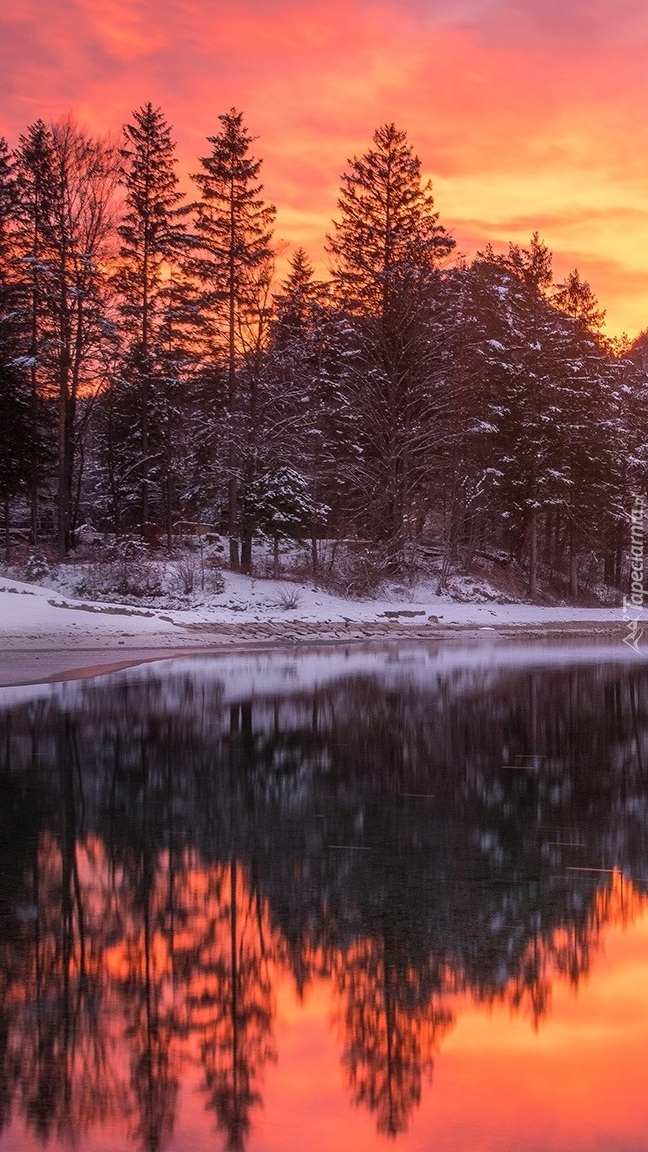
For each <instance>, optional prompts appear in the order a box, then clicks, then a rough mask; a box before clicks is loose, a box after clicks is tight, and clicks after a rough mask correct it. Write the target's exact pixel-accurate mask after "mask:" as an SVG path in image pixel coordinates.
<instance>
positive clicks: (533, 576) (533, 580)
mask: <svg viewBox="0 0 648 1152" xmlns="http://www.w3.org/2000/svg"><path fill="white" fill-rule="evenodd" d="M529 550H530V558H529V597H530V599H531V600H534V599H535V597H536V595H537V592H538V511H537V509H536V508H532V509H531V520H530V523H529Z"/></svg>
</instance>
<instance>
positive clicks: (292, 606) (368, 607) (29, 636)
mask: <svg viewBox="0 0 648 1152" xmlns="http://www.w3.org/2000/svg"><path fill="white" fill-rule="evenodd" d="M223 577H224V590H223V591H222V592H220V593H219V594H215V593H212V594H211V595H204V594H203V595H202V600H201V599H200V594H197V597H196V598H195V599H194V602H193V604H191V605H190V606H187V607H184V608H175V607H174V608H171V609H169V608H161V607H160V608H156V607H135V606H132V605H127V604H115V603H110V604H109V603H105V602H101V601H96V600H90V599H76V598H74V597H73V596H70V595H68V594H64V593H63V592H61V591H60V590H56V589H53V588H51V587H50V588H47V587H44V586H42V585H40V584H33V583H29V584H28V583H24V582H21V581H18V580H12V579H8V578H4V577H0V645H1V646H2V651H3V653H4V656H3V659H2V661H0V683H3V684H5V685H6V684H11V683H14V684H15V683H21V682H22V683H24V682H26V681H34V680H38V679H40V680H45V679H47V678H48V677H53V676H55V675H56V676H61V675H64V674H66V673H70V672H71V671H72V670H73V669H77V670H78V669H79V668H83V669H84V671H87V669H92V670H93V671H96V670H97V669H100V668H101V667H105V666H108V665H113V664H119V663H122V664H123V663H128V662H129V661H130V662H137V661H139V660H144V659H147V660H150V659H153V658H155V657H157V656H160V655H167V656H169V655H172V654H174V653H176V654H180V653H182V652H184V651H186V650H187V649H191V650H201V649H202V650H207V649H209V650H210V651H213V650H214V649H216V650H220V649H222V650H226V649H228V648H229V649H230V650H231V649H232V648H233V647H235V648H240V647H241V645H247V646H250V645H251V646H255V645H256V647H259V645H263V646H267V645H268V644H273V645H275V646H276V645H284V646H287V647H289V646H291V645H294V644H300V645H302V646H303V645H307V644H311V645H313V644H317V643H321V642H325V643H326V642H330V641H339V642H344V643H350V642H365V643H366V642H368V641H380V642H382V643H383V644H384V643H385V642H386V641H391V640H398V641H399V642H402V641H408V640H412V639H415V640H417V641H422V640H423V641H425V640H431V641H433V640H439V638H440V637H443V636H444V635H446V634H447V633H452V632H453V631H455V632H456V631H457V630H471V629H472V630H477V631H478V632H479V636H480V638H481V640H482V642H483V643H486V642H488V641H489V639H492V638H493V637H495V636H496V635H497V633H498V632H500V631H501V630H502V629H504V630H508V629H511V630H514V631H522V632H524V631H525V630H526V631H528V630H531V631H532V632H533V633H534V634H535V635H538V634H539V635H540V636H542V635H545V636H546V637H548V638H550V637H551V636H554V637H555V635H556V633H560V632H561V631H564V632H574V631H580V632H581V633H583V634H585V635H591V636H592V637H593V638H596V637H597V636H599V637H600V636H601V635H605V636H607V637H610V636H612V637H614V641H615V643H616V644H617V646H618V649H619V650H620V651H623V653H624V655H627V654H628V653H629V654H630V656H631V657H632V658H633V659H635V660H636V659H637V658H642V657H643V656H644V655H645V652H644V650H643V649H642V648H641V646H640V650H639V651H638V652H635V651H632V650H631V649H630V648H629V647H628V645H624V644H623V638H624V636H626V634H627V629H628V625H627V622H626V621H624V619H623V611H622V608H621V607H618V608H574V607H541V606H537V605H532V604H519V603H515V604H512V603H508V604H503V603H497V602H495V600H494V596H495V592H494V590H493V592H492V596H493V598H491V599H488V598H487V597H488V596H489V595H491V591H490V590H489V588H488V586H484V587H481V588H478V587H477V586H476V585H475V584H474V583H473V582H471V581H470V580H464V581H463V583H461V582H460V583H459V584H457V581H456V580H455V581H454V583H453V588H452V591H453V595H454V599H453V598H451V597H450V596H449V595H445V596H439V595H437V594H436V593H435V592H434V591H433V584H432V583H430V584H429V585H425V584H420V585H418V586H415V587H413V588H412V589H409V588H405V587H402V586H394V587H393V588H392V589H391V591H390V592H388V593H386V594H385V596H384V597H383V598H381V599H375V600H350V599H345V598H343V597H341V596H336V595H333V594H332V593H329V592H326V591H324V590H323V589H321V588H319V587H317V586H316V585H314V584H313V583H312V582H304V583H301V584H295V583H292V582H291V583H286V582H284V581H274V580H267V579H259V578H257V579H255V578H250V577H246V576H242V575H238V574H235V573H230V572H225V573H223ZM479 598H481V600H482V601H485V602H481V603H478V602H476V600H477V599H479ZM196 599H197V600H198V602H196ZM646 650H647V651H648V647H647V649H646Z"/></svg>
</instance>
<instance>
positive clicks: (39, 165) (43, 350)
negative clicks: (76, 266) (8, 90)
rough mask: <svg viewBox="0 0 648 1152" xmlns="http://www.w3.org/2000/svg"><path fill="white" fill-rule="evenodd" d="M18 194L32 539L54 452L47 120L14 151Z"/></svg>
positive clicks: (52, 179)
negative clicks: (48, 418)
mask: <svg viewBox="0 0 648 1152" xmlns="http://www.w3.org/2000/svg"><path fill="white" fill-rule="evenodd" d="M15 168H16V177H17V182H18V193H19V201H18V204H19V215H18V225H17V228H16V258H17V267H18V270H19V271H18V276H19V280H20V286H21V293H20V298H21V305H20V307H21V330H22V332H23V338H22V347H23V354H24V356H25V363H26V364H27V365H28V371H29V383H30V417H31V435H30V444H31V449H32V460H31V469H30V479H29V498H30V509H31V532H32V540H33V542H34V543H36V541H37V539H38V536H39V530H40V522H39V506H38V501H39V490H40V487H41V485H42V482H43V479H44V476H45V472H46V467H47V464H48V462H49V459H51V456H52V455H53V445H52V446H50V444H48V440H49V436H48V434H47V433H48V431H49V427H50V426H49V425H48V426H47V430H46V424H45V401H46V399H47V393H48V389H47V385H46V379H45V372H44V365H45V360H46V357H47V355H48V353H49V351H50V350H51V348H52V346H53V343H54V341H55V338H56V337H55V333H54V332H53V330H52V324H51V315H50V313H49V307H48V301H49V299H50V295H51V290H52V280H51V257H52V247H51V238H52V212H53V205H54V200H55V197H56V194H57V183H56V172H55V166H54V158H53V141H52V133H51V131H50V129H49V128H47V126H46V125H45V124H44V122H43V121H42V120H37V121H36V122H35V123H34V124H31V125H30V126H29V127H28V128H27V130H26V132H25V134H24V135H22V136H21V137H20V139H19V144H18V149H17V151H16V153H15Z"/></svg>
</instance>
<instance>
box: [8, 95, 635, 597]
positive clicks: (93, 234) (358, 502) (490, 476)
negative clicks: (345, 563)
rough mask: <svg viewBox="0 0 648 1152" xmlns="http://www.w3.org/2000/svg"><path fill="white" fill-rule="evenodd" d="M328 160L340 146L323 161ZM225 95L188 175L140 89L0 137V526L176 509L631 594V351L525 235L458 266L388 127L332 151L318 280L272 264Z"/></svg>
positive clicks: (122, 519)
mask: <svg viewBox="0 0 648 1152" xmlns="http://www.w3.org/2000/svg"><path fill="white" fill-rule="evenodd" d="M343 163H344V161H343V158H341V166H342V164H343ZM261 168H262V162H261V160H260V159H259V158H258V156H257V155H256V151H255V140H254V137H253V136H252V134H251V133H250V131H249V129H248V127H247V126H246V124H245V121H244V118H243V116H242V115H241V113H240V112H238V111H237V110H236V109H231V110H230V111H229V112H227V113H225V114H223V115H221V116H220V117H218V120H217V124H216V127H215V134H214V135H213V136H211V137H209V138H208V140H207V141H206V142H205V145H204V154H203V155H202V156H201V157H199V158H198V159H197V160H196V162H195V171H194V172H193V173H192V185H191V190H186V189H183V188H181V186H180V182H179V179H178V176H177V173H176V157H175V145H174V142H173V134H172V128H171V126H170V125H169V123H168V122H167V120H166V118H165V115H164V113H163V112H162V110H161V109H159V108H156V107H154V106H153V105H151V104H146V105H144V106H143V107H142V108H140V109H138V110H137V111H135V112H133V114H132V119H131V122H130V123H129V124H127V125H126V127H125V128H124V130H123V133H122V135H121V137H120V140H119V141H118V142H117V143H115V141H114V140H113V139H108V138H98V137H96V136H92V135H90V134H88V133H87V132H86V131H85V130H84V129H83V128H81V127H80V126H79V125H78V124H77V123H76V122H75V121H74V120H72V119H70V118H63V119H60V120H59V121H57V122H56V123H53V124H50V125H47V124H45V123H43V122H42V121H38V122H36V123H34V124H32V125H30V126H29V127H28V128H26V130H25V133H24V135H22V136H21V137H20V139H19V140H18V142H17V144H16V145H15V147H13V148H12V147H11V146H10V144H9V143H7V142H6V141H5V140H2V139H0V521H1V522H2V524H3V530H4V536H5V555H6V558H7V560H8V559H9V557H10V554H11V545H12V533H14V532H15V530H16V529H21V530H23V531H24V530H27V531H28V533H29V537H30V539H31V541H32V543H37V542H39V541H43V540H44V539H47V538H49V539H50V540H52V539H53V538H54V539H55V540H56V547H57V551H58V556H59V559H61V560H62V559H64V558H65V557H66V555H67V554H68V553H69V552H70V551H71V550H72V549H74V547H75V544H76V540H77V534H78V532H79V529H80V527H81V526H82V525H84V524H91V525H92V526H93V528H95V529H96V530H97V531H100V532H105V533H112V534H115V535H116V536H118V537H124V536H128V535H133V534H135V535H137V536H139V537H141V538H142V539H143V540H144V541H146V542H147V543H149V544H151V545H152V544H156V545H158V546H159V545H162V546H165V545H166V546H167V547H169V548H171V547H172V546H173V542H174V539H175V537H176V536H177V534H178V532H179V531H181V530H182V527H183V526H186V525H191V524H194V525H195V524H201V525H209V526H211V527H212V528H213V530H214V531H216V532H219V533H221V534H223V535H224V536H225V537H227V538H228V540H229V563H230V565H231V567H232V569H234V570H236V571H242V572H252V571H253V566H254V552H253V543H254V540H255V539H256V538H258V537H259V534H263V536H264V537H265V538H269V539H273V540H274V541H275V546H276V543H277V541H278V540H279V539H281V538H283V539H299V540H302V541H307V542H309V547H310V557H311V564H312V570H313V572H314V573H315V575H316V574H317V572H318V564H319V550H320V546H321V542H322V541H323V540H324V539H326V540H345V541H355V542H358V543H361V544H362V546H363V547H364V548H365V549H367V550H368V552H369V553H370V554H371V555H372V556H373V557H374V559H375V562H376V564H377V565H378V566H379V568H380V570H381V571H384V572H393V573H396V572H402V571H405V570H407V568H408V566H410V565H411V564H413V563H415V562H416V561H417V558H418V559H420V558H421V557H425V556H426V555H432V554H434V556H435V557H436V560H437V563H438V566H439V571H440V581H439V587H440V590H443V586H444V581H445V580H446V579H447V576H448V574H449V572H450V571H451V569H452V567H453V566H456V565H457V564H460V565H461V564H463V565H465V566H469V565H470V563H471V562H472V560H473V559H474V558H475V557H477V556H480V555H483V556H488V557H491V558H492V559H494V560H495V561H496V562H501V563H502V564H508V563H514V564H515V565H517V567H518V569H519V571H520V572H521V573H523V574H524V578H525V581H526V587H527V591H528V594H529V595H530V596H531V597H534V596H536V595H537V594H538V589H539V587H540V585H543V584H547V583H551V582H553V583H554V584H555V585H556V586H560V587H562V588H563V589H564V592H565V594H566V595H571V596H572V597H577V596H578V595H579V594H580V592H581V590H582V589H583V588H591V589H593V588H595V587H600V586H607V587H608V588H610V589H612V588H622V587H624V586H625V585H627V579H628V563H629V560H628V556H629V550H630V547H629V545H630V531H631V528H630V525H631V518H632V511H633V506H635V504H636V501H637V498H638V497H641V496H642V495H644V496H646V495H648V479H647V477H648V473H647V465H648V446H647V439H648V438H647V435H646V431H647V425H648V404H647V403H646V399H647V397H648V355H647V349H648V343H647V342H646V340H645V339H644V338H643V337H639V338H638V340H637V341H635V343H634V344H632V345H631V344H630V343H629V342H627V341H613V340H611V339H609V338H608V337H606V336H605V335H604V334H603V331H602V325H603V320H604V313H603V311H602V309H601V308H600V307H599V303H598V301H597V299H596V297H595V295H594V293H593V291H592V289H591V288H590V286H589V284H588V283H587V282H586V281H584V280H583V279H582V278H581V276H580V275H579V272H578V270H577V269H574V270H573V271H572V272H570V273H569V275H568V276H566V278H565V279H564V280H562V281H560V282H558V280H557V278H556V277H555V276H554V274H553V270H552V257H551V253H550V251H549V250H548V248H547V247H546V246H545V244H544V243H543V241H542V239H541V238H540V236H539V235H538V234H537V233H536V234H534V235H533V236H532V237H531V238H530V240H529V243H528V246H527V247H521V246H519V245H516V244H510V245H509V247H508V250H507V251H505V252H496V251H494V250H493V249H491V248H490V247H487V248H486V249H485V250H484V251H481V252H479V253H478V254H477V255H476V256H475V258H474V259H472V260H468V259H466V258H465V257H463V256H462V255H461V253H460V252H459V251H458V248H457V245H456V243H455V240H454V239H453V237H452V236H451V235H450V234H449V232H448V231H447V230H446V228H444V226H443V222H442V221H441V220H440V219H439V216H438V213H437V212H436V210H435V205H434V199H433V192H432V187H431V185H430V183H429V182H428V183H426V182H425V180H424V178H423V176H422V165H421V161H420V159H419V158H418V156H417V155H416V153H415V151H414V149H413V146H412V145H411V144H410V142H409V140H408V137H407V135H406V133H405V132H403V131H401V130H399V129H397V128H396V127H395V126H394V125H393V124H386V125H384V126H383V127H380V128H378V129H377V131H376V132H375V133H374V136H373V140H372V141H371V142H369V143H368V147H367V150H366V151H365V152H364V154H363V155H361V156H359V157H356V158H353V159H351V160H349V161H347V163H346V169H345V171H344V174H343V175H342V177H341V185H340V192H339V199H338V206H337V211H336V216H335V219H334V221H332V222H331V226H330V231H329V234H328V236H327V237H326V251H327V254H328V262H329V275H328V276H327V278H326V280H320V279H318V278H317V277H316V275H315V273H314V270H313V266H312V264H311V262H310V260H309V258H308V256H307V254H306V253H305V251H304V250H303V249H301V248H297V249H293V250H292V255H291V256H290V261H289V265H288V268H287V271H286V272H285V273H284V274H283V276H279V275H277V273H276V270H275V256H276V247H277V246H276V242H275V240H274V218H275V209H274V206H273V205H272V204H270V203H268V202H267V200H266V199H265V198H264V191H263V184H262V176H261Z"/></svg>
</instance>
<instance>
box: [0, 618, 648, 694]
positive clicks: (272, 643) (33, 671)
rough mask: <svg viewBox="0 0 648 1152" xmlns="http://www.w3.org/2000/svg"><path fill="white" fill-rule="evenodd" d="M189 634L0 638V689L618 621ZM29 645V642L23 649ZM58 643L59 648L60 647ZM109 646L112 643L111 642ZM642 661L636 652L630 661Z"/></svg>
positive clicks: (573, 632)
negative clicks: (210, 660)
mask: <svg viewBox="0 0 648 1152" xmlns="http://www.w3.org/2000/svg"><path fill="white" fill-rule="evenodd" d="M190 631H191V635H188V634H187V632H185V633H184V635H177V634H176V635H175V636H169V635H168V634H167V635H158V636H155V637H151V638H150V642H149V643H147V642H146V641H147V639H148V637H145V636H138V637H135V636H129V638H128V639H129V641H130V642H129V643H127V642H126V641H125V640H114V639H112V637H111V638H109V637H106V638H103V637H102V638H99V637H96V636H86V637H81V636H80V635H77V636H75V637H74V643H70V641H71V640H72V637H70V636H66V637H65V639H64V640H63V638H62V637H61V635H60V633H56V632H51V633H49V634H41V635H39V636H38V637H35V636H32V637H22V636H17V635H14V636H12V637H2V636H1V635H0V645H1V646H2V650H3V655H2V659H1V661H0V688H9V687H22V686H27V685H34V684H46V683H60V682H64V681H69V680H77V679H89V678H92V677H95V676H103V675H107V674H110V673H112V672H118V671H122V670H124V669H126V668H131V667H136V666H138V665H141V664H148V663H154V662H157V661H162V660H174V659H184V658H192V657H205V656H208V657H210V656H211V657H214V658H217V657H219V656H224V655H237V654H244V653H253V652H268V651H274V650H292V651H294V650H300V651H301V650H307V649H314V648H320V647H326V648H330V647H342V648H343V647H345V646H353V647H354V648H355V647H363V646H366V647H368V648H372V647H379V646H382V645H388V646H390V647H391V646H392V645H399V644H404V643H415V644H440V643H448V642H452V640H453V639H456V640H463V641H464V642H465V641H469V642H471V643H475V644H489V643H493V642H495V643H501V642H503V641H512V640H515V641H519V642H533V643H536V644H537V643H539V642H540V643H541V642H542V641H547V642H555V641H559V642H560V641H566V642H569V641H589V642H591V643H592V644H593V645H596V644H597V643H599V642H600V641H602V640H610V639H612V638H614V637H616V638H617V639H618V641H619V645H622V644H623V637H624V627H623V622H622V621H620V620H619V621H601V622H596V623H593V622H592V621H591V620H590V621H577V620H574V621H564V620H555V621H543V622H542V623H530V622H524V623H522V622H520V623H516V624H512V623H502V622H497V623H494V624H492V625H483V624H475V623H472V622H471V623H468V622H467V623H450V622H448V623H444V624H434V625H432V624H426V625H423V624H421V625H414V624H400V623H396V622H393V621H390V622H389V623H382V622H381V623H378V624H377V623H375V622H371V623H370V622H367V621H362V622H360V621H348V622H344V623H338V622H335V623H333V622H326V623H325V622H317V623H313V622H310V621H309V622H306V621H297V620H296V621H291V622H284V621H272V622H271V621H264V622H263V623H261V622H259V623H257V622H255V623H250V622H247V621H246V622H241V623H240V624H223V623H220V624H212V623H209V624H204V625H201V626H194V627H193V628H192V629H191V630H190ZM25 640H30V641H31V643H29V642H28V643H25ZM62 641H63V642H62ZM111 641H112V642H111ZM646 655H648V651H647V652H646V653H644V652H638V653H637V659H641V658H642V657H643V658H645V656H646Z"/></svg>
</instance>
